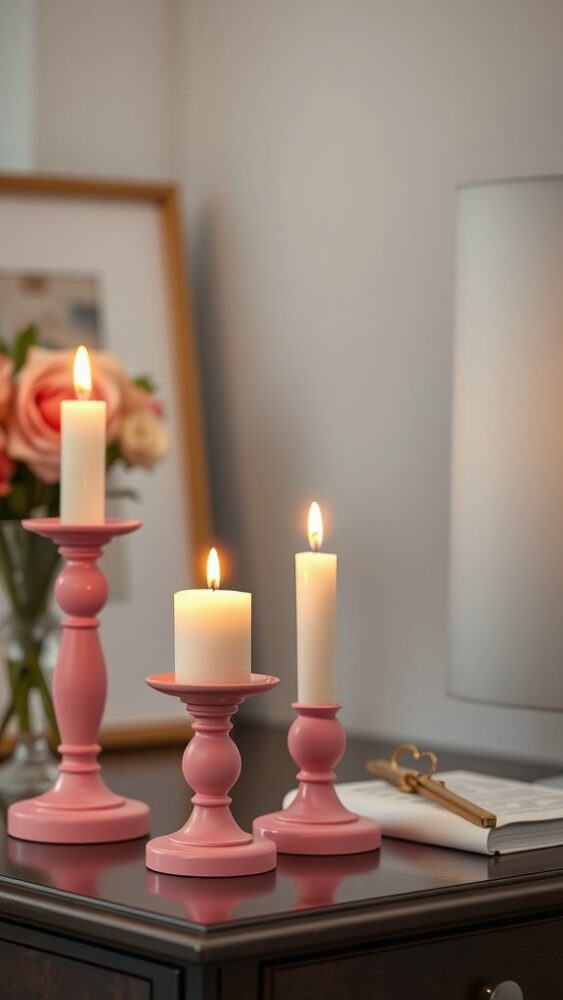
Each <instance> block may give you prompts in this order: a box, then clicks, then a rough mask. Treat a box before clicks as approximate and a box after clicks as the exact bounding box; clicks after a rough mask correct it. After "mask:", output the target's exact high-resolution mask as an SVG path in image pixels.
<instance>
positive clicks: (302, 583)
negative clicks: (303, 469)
mask: <svg viewBox="0 0 563 1000" xmlns="http://www.w3.org/2000/svg"><path fill="white" fill-rule="evenodd" d="M322 539H323V523H322V516H321V511H320V508H319V505H318V504H317V503H312V504H311V508H310V510H309V544H310V545H311V548H312V549H313V551H312V552H298V553H297V554H296V556H295V592H296V605H297V701H298V702H299V704H300V705H333V704H334V702H335V698H336V696H335V690H334V673H335V671H334V647H335V626H336V556H335V555H332V554H330V553H327V552H318V551H317V549H318V548H319V547H320V545H321V544H322Z"/></svg>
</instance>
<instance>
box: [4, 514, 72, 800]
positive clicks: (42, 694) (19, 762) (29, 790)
mask: <svg viewBox="0 0 563 1000" xmlns="http://www.w3.org/2000/svg"><path fill="white" fill-rule="evenodd" d="M58 564H59V555H58V552H57V549H56V548H55V546H54V545H53V544H52V543H51V542H50V541H49V540H48V539H44V538H40V537H39V536H37V535H32V534H30V533H29V532H27V531H25V529H24V528H22V526H21V524H20V523H19V521H0V588H1V590H2V592H3V594H4V597H5V601H6V604H7V607H8V611H7V614H6V616H5V617H4V619H3V621H2V622H1V624H0V661H1V662H2V663H3V665H4V669H5V680H6V683H5V689H6V698H5V705H4V707H3V709H2V717H1V720H0V735H1V736H3V737H4V738H5V739H7V740H9V739H10V737H11V736H14V737H15V745H14V747H13V749H12V752H11V753H10V755H9V757H8V758H7V759H6V760H5V761H3V762H2V763H1V764H0V797H2V799H4V800H5V801H8V800H9V801H13V800H15V799H17V798H22V797H25V796H28V795H36V794H39V793H40V792H43V791H46V789H47V788H49V787H50V786H51V785H52V783H53V781H54V779H55V777H56V774H57V765H56V759H55V757H54V755H53V753H52V752H51V749H50V746H49V742H48V738H47V737H50V738H51V742H56V741H57V740H58V733H57V724H56V719H55V714H54V710H53V702H52V696H51V681H52V675H53V670H54V667H55V662H56V658H57V649H58V640H59V623H58V621H57V619H56V618H55V617H54V616H53V615H52V614H51V613H50V612H49V605H50V599H51V594H52V589H53V583H54V580H55V576H56V572H57V568H58Z"/></svg>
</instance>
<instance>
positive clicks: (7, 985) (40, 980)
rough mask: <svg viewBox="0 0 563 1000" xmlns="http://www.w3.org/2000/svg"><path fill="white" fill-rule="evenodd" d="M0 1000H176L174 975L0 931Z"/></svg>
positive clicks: (77, 946) (41, 937)
mask: <svg viewBox="0 0 563 1000" xmlns="http://www.w3.org/2000/svg"><path fill="white" fill-rule="evenodd" d="M0 935H1V936H0V998H1V1000H176V998H178V997H179V987H180V972H179V971H178V970H177V969H170V968H167V967H166V966H160V965H159V964H158V963H156V962H154V963H153V962H145V961H144V960H142V959H137V958H135V957H133V956H128V955H123V954H120V953H118V952H112V951H106V950H105V949H103V948H95V947H93V946H90V945H86V944H82V943H81V942H78V941H71V940H69V939H67V938H59V937H57V936H56V935H51V934H43V933H41V932H38V931H32V930H25V929H23V928H19V927H15V926H12V925H9V924H1V925H0Z"/></svg>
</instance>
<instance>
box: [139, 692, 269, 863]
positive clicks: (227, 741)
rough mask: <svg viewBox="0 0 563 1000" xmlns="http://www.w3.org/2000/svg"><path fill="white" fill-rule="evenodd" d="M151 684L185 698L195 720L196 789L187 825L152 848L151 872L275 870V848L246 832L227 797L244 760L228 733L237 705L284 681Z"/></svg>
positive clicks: (191, 763)
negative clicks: (232, 811) (222, 683)
mask: <svg viewBox="0 0 563 1000" xmlns="http://www.w3.org/2000/svg"><path fill="white" fill-rule="evenodd" d="M146 680H147V684H150V686H151V687H153V688H155V690H156V691H161V692H162V693H163V694H168V695H175V697H176V698H180V700H181V701H182V702H183V703H184V704H185V706H186V708H187V710H188V712H189V713H190V715H191V716H192V718H193V723H192V725H193V730H194V736H193V738H192V739H191V740H190V742H189V743H188V746H187V749H186V751H185V753H184V757H183V761H182V769H183V772H184V777H185V779H186V781H187V783H188V785H190V787H191V788H193V789H194V791H195V795H194V796H193V798H192V805H193V809H192V812H191V815H190V817H189V819H188V821H187V823H186V825H185V826H184V827H182V829H181V830H178V831H177V832H176V833H171V834H169V835H167V836H165V837H156V838H155V839H154V840H150V841H149V843H148V844H147V868H151V869H152V870H153V871H155V872H164V873H165V874H168V875H198V876H207V877H220V876H229V875H258V874H260V873H261V872H267V871H271V870H272V868H275V866H276V847H275V844H273V843H272V841H270V840H267V839H265V838H263V837H259V838H254V837H253V836H252V834H250V833H245V831H244V830H241V828H240V826H239V825H238V824H237V823H236V822H235V819H234V817H233V815H232V813H231V810H230V804H231V798H230V796H229V794H228V793H229V791H230V789H231V788H232V787H233V785H234V784H235V783H236V781H237V780H238V778H239V775H240V771H241V759H240V753H239V751H238V747H237V746H236V744H235V743H233V741H232V740H231V737H230V735H229V733H230V731H231V729H232V724H231V721H230V720H231V716H232V715H234V714H235V712H236V711H237V710H238V706H239V705H240V704H241V703H242V702H243V701H245V700H246V698H249V697H251V696H253V695H256V694H261V693H262V692H265V691H270V690H271V689H272V688H273V687H275V686H276V684H278V683H279V679H278V678H277V677H268V676H266V675H265V674H252V675H251V678H250V681H249V682H248V683H247V684H232V685H220V684H217V685H205V686H203V685H190V684H182V683H177V682H176V677H175V675H174V674H155V675H153V676H152V677H147V679H146Z"/></svg>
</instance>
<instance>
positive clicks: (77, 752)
mask: <svg viewBox="0 0 563 1000" xmlns="http://www.w3.org/2000/svg"><path fill="white" fill-rule="evenodd" d="M23 526H24V528H27V530H28V531H33V532H35V533H36V534H38V535H43V536H44V537H45V538H50V539H52V540H53V541H54V542H55V544H56V545H58V547H59V550H60V552H61V555H62V556H63V558H64V559H65V565H64V567H63V569H62V570H61V572H60V574H59V576H58V577H57V582H56V584H55V596H56V598H57V602H58V604H59V606H60V608H61V609H62V611H63V613H64V618H63V623H62V624H63V636H62V640H61V645H60V649H59V656H58V659H57V665H56V667H55V675H54V680H53V694H54V701H55V712H56V715H57V722H58V723H59V729H60V731H61V737H62V743H61V745H60V747H59V750H60V753H61V757H62V760H61V763H60V765H59V775H58V777H57V780H56V781H55V784H54V785H53V787H52V788H50V789H49V791H48V792H45V793H44V794H43V795H38V796H37V797H36V798H33V799H26V800H24V801H23V802H15V803H14V804H13V805H11V806H10V808H9V810H8V833H9V835H10V836H11V837H16V838H18V839H19V840H31V841H36V842H42V843H51V844H101V843H109V842H115V841H120V840H133V839H134V838H135V837H144V836H145V835H146V834H147V833H148V832H149V829H150V812H149V807H148V806H147V805H145V803H144V802H138V801H137V800H135V799H126V798H124V797H123V796H121V795H115V794H114V793H113V792H111V791H110V790H109V788H108V787H107V786H106V784H105V783H104V781H103V779H102V775H101V767H100V765H99V764H98V761H97V756H98V753H99V752H100V749H101V748H100V746H99V745H98V743H97V736H98V729H99V726H100V722H101V718H102V714H103V710H104V704H105V697H106V683H107V682H106V668H105V662H104V656H103V652H102V647H101V644H100V639H99V636H98V626H99V621H98V618H97V615H98V613H99V612H100V611H101V609H102V608H103V606H104V604H105V602H106V598H107V592H108V589H107V582H106V578H105V576H104V574H103V573H102V571H101V570H100V569H99V567H98V565H97V563H98V559H99V558H100V556H101V554H102V550H103V548H104V546H105V545H107V544H108V542H110V541H111V539H112V538H114V537H116V536H118V535H127V534H129V533H130V532H132V531H136V530H137V528H139V527H140V521H122V520H116V519H115V520H114V519H107V520H106V521H104V522H103V523H102V524H96V525H69V524H64V523H61V521H60V520H59V518H37V519H34V520H30V521H24V522H23Z"/></svg>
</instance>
